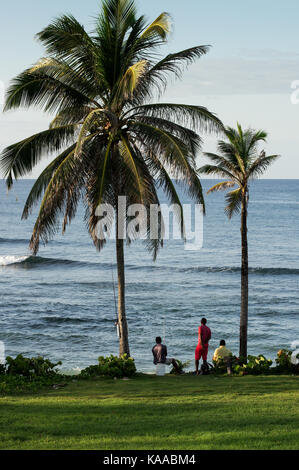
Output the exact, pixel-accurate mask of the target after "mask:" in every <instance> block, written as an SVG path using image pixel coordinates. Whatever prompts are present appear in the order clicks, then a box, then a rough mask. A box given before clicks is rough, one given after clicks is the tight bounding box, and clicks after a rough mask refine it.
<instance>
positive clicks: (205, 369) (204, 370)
mask: <svg viewBox="0 0 299 470" xmlns="http://www.w3.org/2000/svg"><path fill="white" fill-rule="evenodd" d="M200 372H201V373H202V375H208V374H209V373H210V367H209V364H208V363H203V364H202V365H201V368H200Z"/></svg>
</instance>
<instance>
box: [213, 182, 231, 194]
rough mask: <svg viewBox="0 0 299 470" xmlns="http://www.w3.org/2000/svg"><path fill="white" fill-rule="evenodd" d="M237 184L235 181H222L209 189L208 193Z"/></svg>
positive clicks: (223, 189)
mask: <svg viewBox="0 0 299 470" xmlns="http://www.w3.org/2000/svg"><path fill="white" fill-rule="evenodd" d="M234 186H236V183H235V182H234V181H222V182H221V183H217V184H215V185H214V186H212V188H210V189H209V190H208V191H207V194H210V193H213V192H215V191H225V190H226V189H228V188H233V187H234Z"/></svg>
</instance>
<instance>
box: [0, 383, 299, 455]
mask: <svg viewBox="0 0 299 470" xmlns="http://www.w3.org/2000/svg"><path fill="white" fill-rule="evenodd" d="M298 405H299V377H292V376H288V377H287V376H268V377H266V376H259V377H253V376H246V377H214V376H201V377H196V376H181V377H175V376H165V377H156V376H142V377H137V378H134V379H131V380H128V381H124V380H109V379H98V380H88V381H77V382H71V383H70V384H69V385H68V386H67V387H65V388H63V389H60V390H51V391H46V392H40V393H36V394H31V395H22V396H20V395H19V396H7V397H1V398H0V406H1V413H0V423H1V428H0V448H1V449H51V450H54V449H100V450H122V449H129V450H137V449H147V450H158V449H163V450H166V449H169V450H187V449H192V450H196V449H299V406H298Z"/></svg>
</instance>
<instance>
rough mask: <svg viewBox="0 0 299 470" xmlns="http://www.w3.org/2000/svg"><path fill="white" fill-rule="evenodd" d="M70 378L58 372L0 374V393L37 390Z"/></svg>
mask: <svg viewBox="0 0 299 470" xmlns="http://www.w3.org/2000/svg"><path fill="white" fill-rule="evenodd" d="M70 378H71V377H66V376H63V375H60V374H57V375H56V376H53V375H50V376H44V377H42V376H35V377H34V376H30V377H25V376H22V375H7V374H2V375H0V395H8V394H18V393H25V392H37V391H38V390H41V389H43V388H49V387H53V385H54V384H55V385H58V384H61V382H66V381H69V380H70ZM64 385H65V384H64ZM58 386H61V385H58Z"/></svg>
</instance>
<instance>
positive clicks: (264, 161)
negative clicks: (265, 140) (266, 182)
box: [248, 152, 280, 178]
mask: <svg viewBox="0 0 299 470" xmlns="http://www.w3.org/2000/svg"><path fill="white" fill-rule="evenodd" d="M278 158H280V155H267V156H266V155H265V154H264V153H263V152H262V155H261V156H259V157H258V158H257V159H256V160H255V161H254V162H253V163H252V165H251V167H250V168H249V172H248V175H249V178H254V177H258V176H260V175H262V174H263V173H264V172H265V171H266V170H267V169H268V167H269V166H270V165H272V163H274V162H275V161H276V160H277V159H278Z"/></svg>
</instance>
